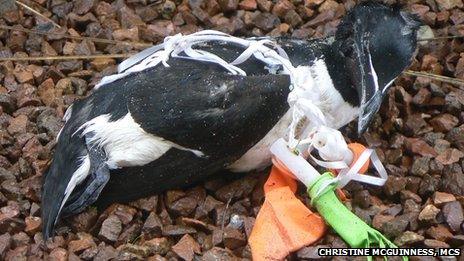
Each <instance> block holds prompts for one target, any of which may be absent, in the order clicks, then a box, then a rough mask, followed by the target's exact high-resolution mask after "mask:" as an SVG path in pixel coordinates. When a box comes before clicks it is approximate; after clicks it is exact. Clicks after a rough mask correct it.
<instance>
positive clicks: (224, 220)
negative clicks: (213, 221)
mask: <svg viewBox="0 0 464 261" xmlns="http://www.w3.org/2000/svg"><path fill="white" fill-rule="evenodd" d="M234 194H235V193H234ZM233 196H234V195H231V196H230V198H229V199H228V200H227V204H226V208H225V209H224V212H222V219H221V238H222V240H224V225H225V222H226V215H227V211H228V210H229V205H230V202H231V201H232V198H233Z"/></svg>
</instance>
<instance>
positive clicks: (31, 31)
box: [0, 25, 153, 47]
mask: <svg viewBox="0 0 464 261" xmlns="http://www.w3.org/2000/svg"><path fill="white" fill-rule="evenodd" d="M0 29H3V30H12V31H19V32H24V33H28V34H40V35H45V36H46V35H58V36H62V37H64V38H67V39H72V40H80V41H82V40H89V41H93V42H96V43H107V44H127V45H138V46H140V47H150V46H153V45H152V44H148V43H140V42H126V41H117V40H110V39H103V38H95V37H85V36H74V35H68V34H64V33H55V32H40V31H36V30H29V29H25V28H20V27H13V26H8V25H0Z"/></svg>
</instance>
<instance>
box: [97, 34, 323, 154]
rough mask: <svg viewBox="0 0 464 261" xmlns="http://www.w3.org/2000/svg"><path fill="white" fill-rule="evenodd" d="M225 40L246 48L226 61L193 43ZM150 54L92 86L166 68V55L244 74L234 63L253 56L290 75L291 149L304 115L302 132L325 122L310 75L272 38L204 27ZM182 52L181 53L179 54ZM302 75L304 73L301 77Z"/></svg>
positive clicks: (167, 40) (141, 55)
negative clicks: (239, 36) (244, 35)
mask: <svg viewBox="0 0 464 261" xmlns="http://www.w3.org/2000/svg"><path fill="white" fill-rule="evenodd" d="M212 41H218V42H227V43H231V44H235V45H238V46H242V47H244V48H245V50H244V51H243V52H242V53H241V54H240V55H239V56H238V57H237V58H235V60H234V61H232V62H230V63H229V62H227V61H225V60H224V59H222V58H221V57H219V56H218V55H216V54H213V53H210V52H208V51H204V50H199V49H194V47H193V46H195V45H198V44H202V43H206V42H212ZM149 50H151V51H152V53H149V52H148V51H142V52H141V53H139V54H136V55H134V56H133V57H130V58H129V59H127V60H126V61H124V62H123V63H122V64H121V65H120V66H119V73H118V74H115V75H110V76H106V77H103V79H102V80H101V81H100V83H98V84H97V85H96V86H95V89H98V88H100V87H101V86H103V85H106V84H108V83H111V82H113V81H115V80H118V79H121V78H124V77H126V76H127V75H129V74H131V73H134V72H139V71H143V70H146V69H148V68H151V67H154V66H157V65H158V64H160V63H161V64H163V66H165V67H169V62H168V60H169V58H170V57H175V58H182V59H189V60H196V61H203V62H210V63H215V64H217V65H219V66H221V67H223V68H224V69H226V70H227V71H228V72H229V73H231V74H233V75H243V76H246V72H245V71H244V70H242V69H240V68H239V67H237V65H240V64H242V63H243V62H245V61H247V60H248V59H250V57H252V56H253V57H255V58H256V59H258V60H260V61H262V62H263V63H265V64H266V65H267V66H268V67H269V68H275V67H276V66H281V67H282V73H283V74H288V75H289V76H290V82H291V85H290V90H291V92H290V94H289V96H288V103H289V105H290V107H291V108H293V112H292V117H293V121H292V123H291V125H290V128H289V132H288V144H289V146H290V148H292V149H294V148H296V146H297V145H298V140H297V139H296V136H297V133H296V132H297V130H296V129H297V126H298V125H299V124H300V122H301V121H302V120H303V119H304V118H305V117H306V118H307V119H309V122H310V123H311V124H306V126H305V127H304V128H303V131H302V133H307V132H308V131H310V130H308V128H309V127H310V125H312V126H314V125H316V126H319V125H326V120H325V117H324V114H323V113H322V111H321V110H320V109H319V108H318V107H317V106H316V105H315V104H314V101H312V100H311V99H310V98H308V96H309V97H311V95H308V93H309V94H311V93H313V92H314V91H312V90H311V87H312V86H308V85H311V84H308V81H309V83H311V82H312V79H311V77H312V76H311V75H307V73H301V71H300V70H301V68H299V67H296V68H295V67H294V66H293V65H292V63H291V62H290V60H289V58H288V55H287V53H286V52H285V51H284V50H283V49H282V48H281V47H280V46H279V45H278V44H277V43H276V42H274V41H272V40H271V39H256V40H254V39H242V38H238V37H233V36H230V35H228V34H225V33H223V32H219V31H214V30H204V31H200V32H197V33H194V34H190V35H182V34H176V35H173V36H168V37H166V38H165V39H164V41H163V43H162V44H161V45H157V46H154V47H152V48H149ZM182 53H183V55H181V54H182ZM301 75H303V76H301Z"/></svg>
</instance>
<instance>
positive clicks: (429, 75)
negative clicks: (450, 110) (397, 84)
mask: <svg viewBox="0 0 464 261" xmlns="http://www.w3.org/2000/svg"><path fill="white" fill-rule="evenodd" d="M404 74H407V75H411V76H417V77H425V78H430V79H433V80H437V81H440V82H446V83H450V84H456V85H464V80H461V79H456V78H451V77H448V76H443V75H438V74H433V73H428V72H416V71H405V72H404Z"/></svg>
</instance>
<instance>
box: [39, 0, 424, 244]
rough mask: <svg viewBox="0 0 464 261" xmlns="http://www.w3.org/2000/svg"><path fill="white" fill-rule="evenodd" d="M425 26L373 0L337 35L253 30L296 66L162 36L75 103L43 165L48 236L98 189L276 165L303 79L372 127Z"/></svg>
mask: <svg viewBox="0 0 464 261" xmlns="http://www.w3.org/2000/svg"><path fill="white" fill-rule="evenodd" d="M418 26H419V23H418V22H417V20H416V19H415V18H414V17H413V16H411V15H410V14H408V13H406V12H404V11H401V10H399V9H397V8H392V7H387V6H384V5H381V4H375V3H364V4H360V5H358V6H356V7H354V8H353V10H351V11H350V12H349V13H348V14H347V15H346V16H345V17H344V19H342V22H341V24H340V25H339V26H338V29H337V32H336V35H335V37H329V38H326V39H319V40H293V39H285V38H275V39H274V38H266V39H243V40H246V41H249V42H250V43H251V42H253V43H256V42H259V41H261V40H264V41H265V42H266V44H265V45H267V46H270V47H267V48H268V49H269V50H272V52H273V53H279V54H281V56H280V57H281V58H282V57H284V58H285V59H286V61H287V62H289V64H290V65H291V66H290V67H292V66H293V67H292V68H293V69H294V70H293V71H292V73H291V74H290V73H289V71H288V70H286V69H285V68H284V67H285V66H284V62H282V63H281V64H279V63H277V64H275V63H274V64H272V62H268V61H267V60H266V59H265V58H263V57H262V56H263V53H260V52H259V51H256V52H254V53H252V54H251V56H250V57H249V58H247V59H245V61H242V62H241V63H235V65H234V66H233V67H230V68H229V67H227V65H223V64H221V63H220V62H211V61H201V59H202V58H201V57H196V56H197V55H200V56H201V55H209V57H213V56H214V57H213V58H211V59H213V60H215V59H216V58H217V57H220V58H221V59H222V60H223V61H226V62H227V63H230V64H233V61H234V60H235V59H236V58H237V57H239V56H240V55H241V54H243V53H244V52H245V51H246V50H248V51H250V49H247V47H244V46H241V45H239V44H234V43H233V42H229V41H215V40H211V41H199V42H197V43H196V44H195V45H194V46H193V47H194V48H190V49H188V48H187V49H185V50H184V51H183V52H182V53H178V55H180V56H182V55H183V56H189V57H190V58H189V59H186V58H185V57H177V56H175V55H172V54H168V56H169V55H171V56H170V57H168V59H167V60H166V59H165V58H166V57H162V56H163V55H166V53H164V54H163V53H161V54H163V55H160V56H156V55H155V56H153V53H156V51H157V50H154V49H160V48H158V47H155V48H154V49H151V50H148V51H145V52H142V53H141V54H139V55H138V56H136V58H135V59H132V60H129V61H128V62H125V63H124V66H123V67H125V68H122V69H121V71H120V73H119V74H117V75H114V76H110V77H108V78H105V79H103V80H102V82H101V84H99V86H98V88H97V89H96V90H94V91H93V93H92V94H90V95H89V96H88V97H86V98H84V99H82V100H79V101H77V102H75V103H74V104H73V105H72V107H70V108H69V109H68V112H67V113H66V115H65V121H66V123H65V125H64V127H63V129H62V131H61V132H60V134H59V137H58V142H57V145H56V151H55V154H54V158H53V162H52V164H51V165H50V167H49V169H48V170H47V172H46V173H45V174H44V185H43V194H42V218H43V235H44V238H49V237H51V236H52V235H53V231H54V226H55V224H56V222H57V220H58V219H59V218H60V217H63V216H68V215H72V214H76V213H78V212H80V211H82V210H84V209H85V208H86V207H87V206H89V205H91V204H93V203H94V202H95V201H96V200H97V199H98V198H100V199H99V201H103V202H107V203H109V202H115V201H129V200H134V199H137V198H140V197H143V196H147V195H150V194H154V193H159V192H162V191H164V190H167V189H172V188H176V187H177V188H178V187H182V186H186V185H189V184H192V183H194V182H198V181H200V180H201V179H204V178H205V177H207V176H209V175H211V174H213V173H215V172H217V171H219V170H221V169H229V170H231V171H234V172H245V171H250V170H253V169H259V168H263V167H266V166H268V165H270V163H271V161H270V159H271V156H270V152H269V146H270V145H271V144H272V143H273V142H274V141H275V140H276V139H278V138H280V137H284V136H285V135H286V134H287V133H288V129H289V126H290V125H291V123H292V120H293V118H292V117H293V116H294V115H292V113H291V112H292V110H291V109H292V106H290V105H289V102H287V101H288V99H289V95H290V96H292V95H297V94H298V93H297V94H295V92H294V90H292V91H291V86H293V85H294V81H299V83H300V84H301V85H302V86H307V89H306V90H310V91H309V92H306V95H308V94H309V95H310V96H311V97H310V98H311V99H310V100H311V104H310V106H313V107H315V108H317V109H318V110H319V111H320V112H322V113H323V114H324V116H325V118H326V119H327V121H326V124H327V125H328V126H329V127H333V128H339V127H342V126H343V125H345V124H347V123H349V122H350V121H352V120H353V119H355V118H356V117H358V118H359V120H358V131H359V133H362V132H363V131H365V130H366V128H367V127H368V125H369V121H370V120H371V119H372V117H373V115H374V114H375V113H376V112H377V111H378V109H379V106H380V104H381V102H382V99H383V97H384V96H385V94H386V91H387V89H388V87H389V86H390V85H391V84H392V82H393V81H394V80H395V78H396V77H398V75H399V74H400V73H401V72H402V71H403V70H404V69H405V68H406V67H407V66H408V65H409V63H410V61H411V59H412V56H413V53H414V51H415V49H416V31H417V29H418ZM205 35H208V34H205ZM269 43H271V44H269ZM262 46H263V45H262ZM169 47H170V46H168V44H166V45H165V46H164V48H169ZM171 47H172V46H171ZM206 52H207V53H206ZM284 53H286V55H288V57H285V54H284ZM212 54H214V55H212ZM150 55H151V56H150ZM195 57H196V58H195ZM163 59H164V60H163ZM282 59H283V58H282ZM285 59H284V60H285ZM134 60H135V61H136V62H135V63H134V62H133V61H134ZM216 60H217V59H216ZM160 61H161V62H160ZM235 61H236V60H235ZM156 62H157V63H156ZM153 63H154V64H156V65H154V66H153ZM166 63H167V64H166ZM128 64H129V65H128ZM134 68H137V69H134ZM234 68H235V69H234ZM234 70H235V71H234ZM305 88H306V87H305ZM290 104H291V103H290ZM308 106H309V105H308Z"/></svg>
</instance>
